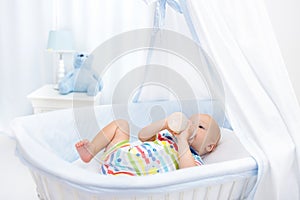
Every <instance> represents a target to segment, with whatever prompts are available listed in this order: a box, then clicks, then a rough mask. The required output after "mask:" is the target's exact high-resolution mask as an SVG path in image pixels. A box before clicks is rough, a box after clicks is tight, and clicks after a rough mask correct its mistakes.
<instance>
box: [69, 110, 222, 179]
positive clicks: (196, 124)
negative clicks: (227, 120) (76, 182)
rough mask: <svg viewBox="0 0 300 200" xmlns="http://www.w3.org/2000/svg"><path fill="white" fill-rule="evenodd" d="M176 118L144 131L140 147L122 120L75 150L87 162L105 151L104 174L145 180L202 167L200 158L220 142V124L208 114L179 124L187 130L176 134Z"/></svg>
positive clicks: (125, 122)
mask: <svg viewBox="0 0 300 200" xmlns="http://www.w3.org/2000/svg"><path fill="white" fill-rule="evenodd" d="M174 115H177V116H178V113H177V114H172V115H170V116H168V117H167V118H165V119H162V120H159V121H156V122H154V123H152V124H150V125H148V126H146V127H144V128H143V129H142V130H141V131H140V132H139V134H138V137H139V139H140V141H142V142H141V143H139V144H135V145H132V144H130V143H129V137H130V136H129V125H128V123H127V121H125V120H122V119H119V120H115V121H112V122H111V123H110V124H108V125H107V126H105V127H104V128H103V129H102V130H100V132H99V133H98V134H97V135H96V136H95V138H94V139H93V140H92V141H91V142H89V141H88V140H86V139H85V140H82V141H80V142H78V143H76V145H75V146H76V149H77V151H78V153H79V155H80V158H81V159H82V160H83V161H84V162H89V161H90V160H91V159H92V158H93V157H94V156H95V155H96V154H97V153H98V152H100V151H101V150H102V149H105V151H104V154H103V155H102V158H101V162H102V164H101V170H100V173H102V174H110V175H131V176H141V175H149V174H156V173H163V172H169V171H173V170H176V169H182V168H187V167H192V166H197V165H202V164H203V161H202V159H201V157H200V156H202V155H204V154H207V153H210V152H212V151H213V150H214V149H215V148H216V146H217V144H218V142H219V140H220V129H219V126H218V124H217V123H216V121H215V120H214V119H213V118H212V117H211V116H209V115H207V114H195V115H192V116H191V117H190V119H189V120H186V121H184V120H181V121H179V122H178V123H180V124H182V125H183V126H181V129H180V128H179V129H178V130H179V131H178V130H175V131H174V129H173V130H171V129H170V127H171V126H172V127H174V120H172V119H174ZM182 119H183V118H182ZM171 124H172V125H171ZM177 127H180V126H177ZM182 127H183V128H182Z"/></svg>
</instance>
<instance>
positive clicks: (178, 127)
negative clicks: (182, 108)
mask: <svg viewBox="0 0 300 200" xmlns="http://www.w3.org/2000/svg"><path fill="white" fill-rule="evenodd" d="M188 124H189V119H188V118H187V117H186V116H185V115H184V114H183V113H182V112H174V113H173V114H171V115H170V116H169V117H168V119H167V125H168V127H169V129H171V130H172V131H173V133H175V134H180V133H181V132H182V131H184V130H185V129H186V128H187V126H188ZM196 132H197V131H196V129H195V130H194V131H193V133H192V134H191V137H190V138H189V140H192V139H193V137H194V136H195V134H196Z"/></svg>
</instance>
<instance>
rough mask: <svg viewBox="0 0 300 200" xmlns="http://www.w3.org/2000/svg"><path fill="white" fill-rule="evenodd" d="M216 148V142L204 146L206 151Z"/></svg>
mask: <svg viewBox="0 0 300 200" xmlns="http://www.w3.org/2000/svg"><path fill="white" fill-rule="evenodd" d="M215 148H216V144H209V145H207V146H206V151H207V152H212V151H213V150H214V149H215Z"/></svg>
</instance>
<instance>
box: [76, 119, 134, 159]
mask: <svg viewBox="0 0 300 200" xmlns="http://www.w3.org/2000/svg"><path fill="white" fill-rule="evenodd" d="M123 140H129V125H128V122H127V121H125V120H115V121H113V122H111V123H110V124H108V125H107V126H105V127H104V128H103V129H102V130H101V131H100V132H99V133H98V134H97V135H96V136H95V138H94V139H93V140H92V142H89V141H88V140H82V141H80V142H78V143H77V144H76V145H75V146H76V149H77V151H78V153H79V155H80V158H81V159H82V160H83V161H84V162H89V161H90V160H91V159H92V158H93V157H94V156H95V155H96V154H97V153H98V152H99V151H101V150H102V149H103V148H106V149H109V148H110V147H111V146H113V145H114V144H116V143H118V142H120V141H123Z"/></svg>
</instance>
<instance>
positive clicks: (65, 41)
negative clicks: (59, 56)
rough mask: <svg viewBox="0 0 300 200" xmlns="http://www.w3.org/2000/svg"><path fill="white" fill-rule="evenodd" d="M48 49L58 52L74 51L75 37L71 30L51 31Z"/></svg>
mask: <svg viewBox="0 0 300 200" xmlns="http://www.w3.org/2000/svg"><path fill="white" fill-rule="evenodd" d="M47 49H48V50H49V51H56V52H72V51H73V49H74V48H73V37H72V34H71V32H70V31H66V30H59V31H50V32H49V36H48V45H47Z"/></svg>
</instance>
